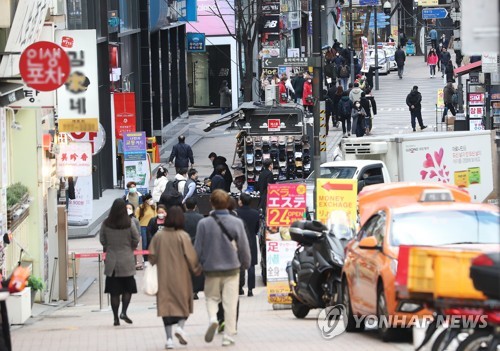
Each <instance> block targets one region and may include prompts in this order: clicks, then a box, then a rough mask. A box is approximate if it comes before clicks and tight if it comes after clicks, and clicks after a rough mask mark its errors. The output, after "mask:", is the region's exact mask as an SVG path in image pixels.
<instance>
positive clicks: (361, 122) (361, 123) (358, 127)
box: [351, 101, 367, 137]
mask: <svg viewBox="0 0 500 351" xmlns="http://www.w3.org/2000/svg"><path fill="white" fill-rule="evenodd" d="M366 116H367V113H366V111H365V109H364V108H363V107H361V102H360V101H356V102H355V103H354V107H353V108H352V113H351V117H352V134H356V136H357V137H362V136H363V135H365V130H366V123H365V118H366Z"/></svg>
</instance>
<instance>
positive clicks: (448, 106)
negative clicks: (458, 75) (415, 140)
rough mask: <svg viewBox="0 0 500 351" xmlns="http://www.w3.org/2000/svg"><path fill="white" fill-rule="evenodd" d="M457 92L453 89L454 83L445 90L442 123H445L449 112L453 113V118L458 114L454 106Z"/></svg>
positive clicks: (447, 85)
mask: <svg viewBox="0 0 500 351" xmlns="http://www.w3.org/2000/svg"><path fill="white" fill-rule="evenodd" d="M455 92H456V90H455V88H454V87H453V83H452V82H449V83H448V84H446V86H445V87H444V89H443V102H444V109H443V117H442V118H441V123H444V121H445V118H446V116H447V115H448V110H450V111H451V114H452V115H453V117H455V116H456V115H457V112H456V111H455V106H453V94H455Z"/></svg>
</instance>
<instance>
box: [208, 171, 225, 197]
mask: <svg viewBox="0 0 500 351" xmlns="http://www.w3.org/2000/svg"><path fill="white" fill-rule="evenodd" d="M225 172H226V169H225V168H224V166H223V165H218V166H217V167H216V168H215V176H214V177H213V178H212V184H211V185H210V190H211V191H212V192H213V191H214V190H215V189H222V190H225V189H226V181H225V180H224V173H225Z"/></svg>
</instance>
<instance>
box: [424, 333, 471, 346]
mask: <svg viewBox="0 0 500 351" xmlns="http://www.w3.org/2000/svg"><path fill="white" fill-rule="evenodd" d="M449 333H453V334H452V335H448V334H449ZM468 337H469V333H468V332H467V330H462V331H461V330H458V331H456V330H447V329H445V330H443V331H442V332H441V333H440V334H439V335H438V336H437V338H436V339H435V340H434V342H433V344H432V348H431V351H451V350H457V346H458V345H460V344H461V343H462V342H463V341H464V340H465V339H466V338H468ZM447 339H451V340H447Z"/></svg>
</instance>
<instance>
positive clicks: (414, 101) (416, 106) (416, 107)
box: [406, 85, 427, 132]
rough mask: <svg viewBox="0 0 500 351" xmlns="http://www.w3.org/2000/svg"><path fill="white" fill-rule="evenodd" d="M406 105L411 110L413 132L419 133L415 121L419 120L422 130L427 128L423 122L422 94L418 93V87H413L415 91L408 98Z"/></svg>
mask: <svg viewBox="0 0 500 351" xmlns="http://www.w3.org/2000/svg"><path fill="white" fill-rule="evenodd" d="M406 105H408V108H409V109H410V116H411V127H412V128H413V131H414V132H416V131H417V130H416V123H415V119H417V120H418V124H419V126H420V130H424V129H425V128H427V126H425V125H424V122H423V120H422V94H420V92H419V91H418V86H416V85H415V86H413V89H412V90H411V92H410V93H409V94H408V96H407V97H406Z"/></svg>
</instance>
